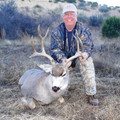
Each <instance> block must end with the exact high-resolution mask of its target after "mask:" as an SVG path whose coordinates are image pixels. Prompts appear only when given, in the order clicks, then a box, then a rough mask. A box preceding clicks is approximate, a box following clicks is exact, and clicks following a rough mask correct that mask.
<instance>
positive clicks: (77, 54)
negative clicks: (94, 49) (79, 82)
mask: <svg viewBox="0 0 120 120" xmlns="http://www.w3.org/2000/svg"><path fill="white" fill-rule="evenodd" d="M73 37H74V38H75V39H76V41H77V52H76V54H75V55H74V56H72V57H70V58H69V59H67V61H66V63H65V65H67V64H68V63H69V62H70V61H72V60H74V59H75V58H77V57H80V56H82V54H81V53H82V52H83V51H84V48H83V43H82V40H83V39H85V38H83V37H82V38H80V37H79V36H78V32H77V30H76V36H75V35H73ZM79 43H80V46H81V51H80V47H79Z"/></svg>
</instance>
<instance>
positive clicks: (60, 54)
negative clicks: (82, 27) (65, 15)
mask: <svg viewBox="0 0 120 120" xmlns="http://www.w3.org/2000/svg"><path fill="white" fill-rule="evenodd" d="M62 36H63V31H62V30H61V29H60V26H58V27H56V28H55V29H53V31H52V33H51V44H50V52H51V56H52V57H53V58H54V60H56V61H57V62H59V63H61V62H62V59H63V58H66V57H65V54H64V39H63V37H62Z"/></svg>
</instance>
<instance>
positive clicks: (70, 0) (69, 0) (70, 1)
mask: <svg viewBox="0 0 120 120" xmlns="http://www.w3.org/2000/svg"><path fill="white" fill-rule="evenodd" d="M66 1H67V2H69V3H76V0H66Z"/></svg>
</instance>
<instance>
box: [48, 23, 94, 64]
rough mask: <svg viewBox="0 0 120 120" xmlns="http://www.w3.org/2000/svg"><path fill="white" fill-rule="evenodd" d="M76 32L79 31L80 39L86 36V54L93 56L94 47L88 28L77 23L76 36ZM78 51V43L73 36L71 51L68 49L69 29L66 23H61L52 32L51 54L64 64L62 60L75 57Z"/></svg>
mask: <svg viewBox="0 0 120 120" xmlns="http://www.w3.org/2000/svg"><path fill="white" fill-rule="evenodd" d="M75 30H77V31H78V36H79V37H81V36H82V35H84V36H85V39H84V40H83V41H82V42H83V46H84V52H87V53H88V55H89V56H91V51H92V49H93V46H94V45H93V41H92V37H91V33H90V31H89V29H88V27H87V26H85V25H84V24H82V23H81V22H76V25H75V28H74V29H73V30H72V34H75ZM76 50H77V42H76V40H75V38H74V37H73V35H72V38H71V44H70V49H68V38H67V29H66V28H65V24H64V23H61V24H60V25H58V26H57V27H56V28H55V29H53V30H52V33H51V44H50V52H51V56H52V57H53V58H54V60H56V61H57V62H62V61H61V59H62V58H69V57H71V56H73V55H74V54H75V53H76Z"/></svg>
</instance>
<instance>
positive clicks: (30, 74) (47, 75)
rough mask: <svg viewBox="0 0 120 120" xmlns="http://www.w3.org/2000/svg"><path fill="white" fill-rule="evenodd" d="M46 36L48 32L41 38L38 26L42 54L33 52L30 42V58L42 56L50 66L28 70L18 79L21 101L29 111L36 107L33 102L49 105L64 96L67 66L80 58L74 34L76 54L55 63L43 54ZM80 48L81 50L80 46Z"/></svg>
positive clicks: (66, 83) (67, 77)
mask: <svg viewBox="0 0 120 120" xmlns="http://www.w3.org/2000/svg"><path fill="white" fill-rule="evenodd" d="M47 34H48V30H47V32H46V35H45V36H44V37H42V36H41V33H40V26H38V35H39V37H40V41H41V49H42V52H41V53H39V52H37V51H36V50H35V48H34V44H33V40H32V48H33V51H34V53H33V54H32V55H31V56H30V58H32V57H36V56H44V57H46V58H48V59H49V60H50V62H51V64H52V65H47V64H44V65H39V67H40V68H41V69H42V70H41V69H31V70H28V71H26V72H25V73H24V74H23V75H22V77H21V78H20V79H19V86H20V89H21V93H22V95H23V96H24V97H23V101H24V103H25V104H26V105H27V106H28V107H29V108H30V109H34V108H35V107H36V105H35V101H39V102H41V104H49V103H51V102H52V101H54V100H56V99H58V98H60V97H61V96H62V95H64V93H65V91H66V90H67V88H68V84H69V72H68V66H67V64H68V63H69V62H70V61H72V60H73V59H75V58H77V57H80V56H81V52H80V50H79V43H81V42H80V38H79V37H78V34H77V32H76V36H74V37H75V39H76V40H77V52H76V54H75V55H74V56H72V57H70V58H69V59H67V60H66V62H65V63H56V62H55V61H54V59H53V58H52V57H51V56H50V55H48V54H47V53H46V52H45V49H44V40H45V38H46V36H47ZM81 47H82V49H83V45H82V44H81ZM63 100H64V99H63Z"/></svg>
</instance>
